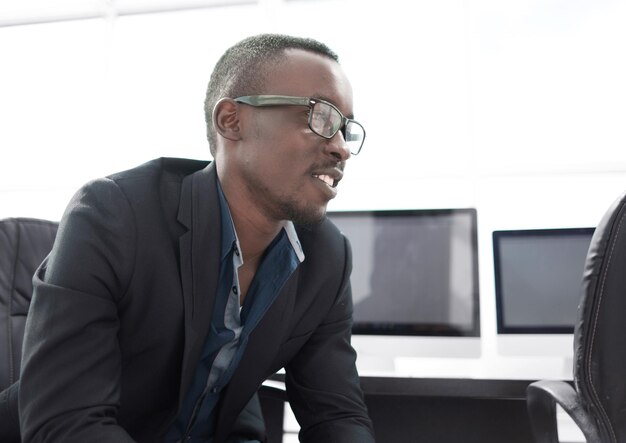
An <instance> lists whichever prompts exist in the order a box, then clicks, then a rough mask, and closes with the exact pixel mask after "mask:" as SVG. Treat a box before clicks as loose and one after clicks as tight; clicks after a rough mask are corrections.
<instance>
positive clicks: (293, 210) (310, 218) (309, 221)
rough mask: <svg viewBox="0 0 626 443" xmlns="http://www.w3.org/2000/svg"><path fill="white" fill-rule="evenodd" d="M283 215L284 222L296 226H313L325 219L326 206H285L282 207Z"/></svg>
mask: <svg viewBox="0 0 626 443" xmlns="http://www.w3.org/2000/svg"><path fill="white" fill-rule="evenodd" d="M283 213H284V214H285V219H286V220H291V221H292V222H293V223H294V224H295V225H298V226H315V225H318V224H320V223H321V222H322V221H323V220H324V218H325V217H326V205H323V206H313V205H309V206H303V205H295V204H286V205H284V206H283Z"/></svg>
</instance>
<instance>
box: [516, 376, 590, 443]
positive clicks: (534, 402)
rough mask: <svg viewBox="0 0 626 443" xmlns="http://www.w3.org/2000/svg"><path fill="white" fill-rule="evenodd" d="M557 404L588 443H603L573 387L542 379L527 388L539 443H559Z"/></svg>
mask: <svg viewBox="0 0 626 443" xmlns="http://www.w3.org/2000/svg"><path fill="white" fill-rule="evenodd" d="M556 404H558V405H559V406H561V407H562V408H563V410H564V411H565V412H566V413H567V414H568V415H569V416H570V417H571V418H572V420H574V423H576V425H577V426H578V427H579V428H580V430H581V431H582V433H583V434H584V436H585V438H586V439H587V441H588V442H600V436H599V433H598V429H597V427H596V425H595V423H594V421H593V418H592V417H591V416H589V414H587V412H586V411H585V410H584V408H583V406H582V404H581V402H580V399H579V397H578V393H577V392H576V390H574V387H573V386H572V385H571V384H569V383H567V382H564V381H559V380H540V381H536V382H534V383H531V384H530V385H528V388H527V389H526V406H527V408H528V415H529V417H530V423H531V426H532V429H533V434H534V435H535V440H536V443H558V441H559V439H558V430H557V423H556Z"/></svg>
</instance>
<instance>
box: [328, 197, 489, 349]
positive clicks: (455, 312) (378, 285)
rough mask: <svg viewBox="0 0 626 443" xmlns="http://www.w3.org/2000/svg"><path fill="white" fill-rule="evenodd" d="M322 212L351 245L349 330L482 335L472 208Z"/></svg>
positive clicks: (474, 215)
mask: <svg viewBox="0 0 626 443" xmlns="http://www.w3.org/2000/svg"><path fill="white" fill-rule="evenodd" d="M328 217H329V218H330V219H331V220H332V221H333V222H334V223H335V225H337V227H338V228H339V229H340V230H341V231H342V232H343V233H344V235H345V236H346V237H347V238H348V239H349V241H350V244H351V246H352V256H353V270H352V277H351V284H352V296H353V300H354V326H353V333H354V334H371V335H414V336H419V335H422V336H443V337H445V336H450V337H458V336H468V337H478V336H480V320H479V301H478V251H477V249H478V248H477V220H476V210H475V209H473V208H463V209H460V208H459V209H434V210H396V211H382V210H381V211H351V212H329V213H328Z"/></svg>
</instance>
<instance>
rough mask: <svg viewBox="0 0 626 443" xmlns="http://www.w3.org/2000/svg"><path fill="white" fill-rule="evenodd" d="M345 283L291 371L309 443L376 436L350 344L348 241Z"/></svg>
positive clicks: (290, 390)
mask: <svg viewBox="0 0 626 443" xmlns="http://www.w3.org/2000/svg"><path fill="white" fill-rule="evenodd" d="M344 247H345V254H344V256H345V263H344V269H343V278H342V280H341V285H340V287H339V290H338V292H337V296H336V298H335V301H334V303H333V305H332V307H331V309H330V311H329V312H328V314H327V315H326V318H325V319H324V321H323V322H322V323H321V324H320V325H319V326H318V327H317V328H316V330H315V332H314V333H313V334H312V336H311V337H310V338H309V340H308V341H307V342H306V344H305V345H304V346H303V347H302V348H301V349H300V351H299V352H298V354H296V356H295V358H294V359H292V361H291V362H290V363H289V364H288V365H287V366H286V368H285V369H286V387H287V395H288V398H289V402H290V405H291V408H292V409H293V411H294V414H295V415H296V418H297V419H298V422H299V424H300V427H301V430H300V441H302V442H304V443H307V442H310V443H313V442H320V441H323V442H327V443H370V442H374V431H373V428H372V424H371V421H370V419H369V417H368V415H367V408H366V406H365V403H364V401H363V393H362V391H361V387H360V383H359V376H358V373H357V370H356V364H355V362H356V352H355V351H354V349H353V348H352V346H351V344H350V337H351V328H352V292H351V289H350V282H349V277H350V272H351V268H352V264H351V252H350V246H349V243H348V241H347V240H346V239H345V238H344Z"/></svg>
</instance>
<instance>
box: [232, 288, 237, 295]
mask: <svg viewBox="0 0 626 443" xmlns="http://www.w3.org/2000/svg"><path fill="white" fill-rule="evenodd" d="M233 293H234V294H235V295H237V286H233Z"/></svg>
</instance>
